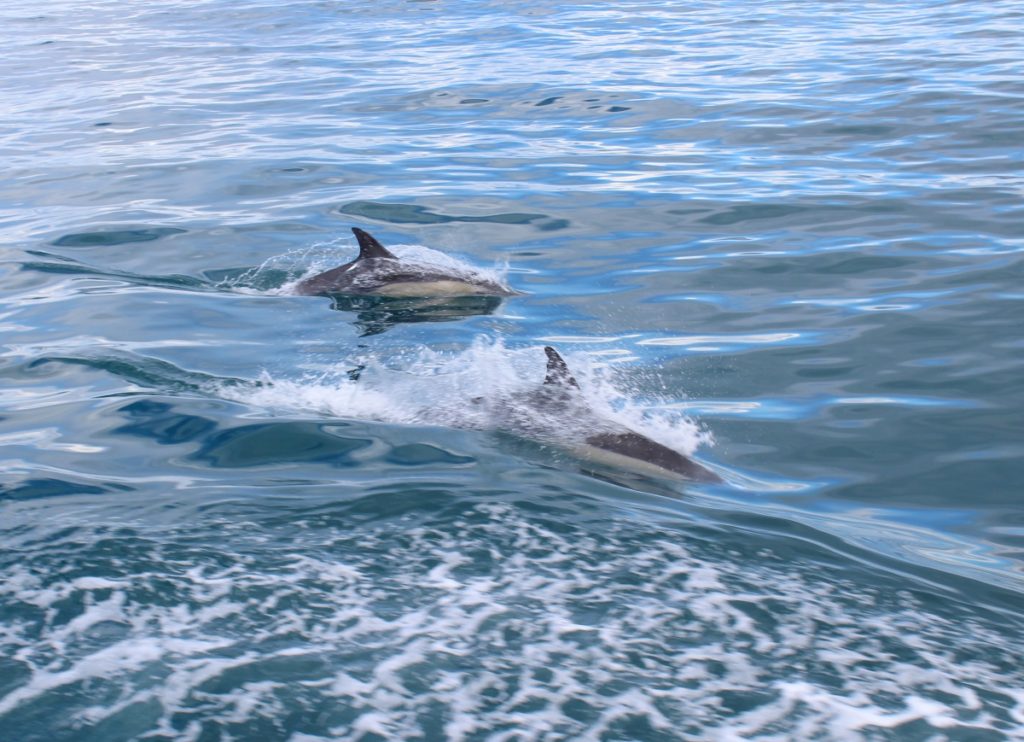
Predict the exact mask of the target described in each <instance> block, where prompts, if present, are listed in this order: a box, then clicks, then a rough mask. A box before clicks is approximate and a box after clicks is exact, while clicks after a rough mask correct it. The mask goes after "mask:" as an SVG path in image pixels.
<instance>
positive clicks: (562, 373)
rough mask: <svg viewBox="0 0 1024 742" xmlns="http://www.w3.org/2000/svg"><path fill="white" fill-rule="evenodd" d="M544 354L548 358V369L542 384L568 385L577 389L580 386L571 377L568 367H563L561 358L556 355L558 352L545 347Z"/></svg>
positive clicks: (563, 362)
mask: <svg viewBox="0 0 1024 742" xmlns="http://www.w3.org/2000/svg"><path fill="white" fill-rule="evenodd" d="M544 353H545V354H546V355H547V357H548V369H547V375H546V376H545V377H544V383H545V384H556V385H568V386H572V387H576V388H577V389H579V388H580V385H579V384H578V383H577V382H576V379H574V378H573V377H572V374H571V373H569V367H568V366H566V365H565V360H564V359H563V358H562V356H560V355H558V351H557V350H555V349H554V348H552V347H551V346H550V345H547V346H545V347H544Z"/></svg>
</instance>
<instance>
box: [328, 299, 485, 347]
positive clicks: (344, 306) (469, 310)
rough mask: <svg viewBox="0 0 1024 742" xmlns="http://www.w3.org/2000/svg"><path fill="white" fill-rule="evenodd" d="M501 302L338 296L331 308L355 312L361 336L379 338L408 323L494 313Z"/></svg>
mask: <svg viewBox="0 0 1024 742" xmlns="http://www.w3.org/2000/svg"><path fill="white" fill-rule="evenodd" d="M501 302H502V299H501V297H498V296H452V297H415V298H395V297H385V296H334V297H332V298H331V309H335V310H337V311H339V312H352V313H354V314H355V315H356V321H355V325H356V327H358V328H359V335H360V336H362V337H366V336H369V335H379V334H380V333H382V332H386V331H387V330H389V329H390V328H392V327H394V326H395V325H397V324H401V323H404V322H451V321H453V320H458V319H464V318H466V317H473V316H482V315H487V314H493V313H494V311H495V310H497V308H498V307H499V306H501Z"/></svg>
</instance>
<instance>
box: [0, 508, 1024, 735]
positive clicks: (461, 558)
mask: <svg viewBox="0 0 1024 742" xmlns="http://www.w3.org/2000/svg"><path fill="white" fill-rule="evenodd" d="M338 507H339V508H340V509H339V512H338V515H339V517H338V518H337V519H335V520H333V521H326V522H325V521H324V520H322V519H320V516H319V515H318V514H316V513H314V514H313V515H312V516H311V517H309V518H306V517H305V516H303V515H302V514H301V513H299V514H298V515H297V517H296V518H294V519H290V521H289V522H287V523H286V524H285V523H283V522H279V525H277V526H272V525H270V523H269V522H268V523H265V524H262V525H258V526H254V525H253V524H249V523H235V522H232V521H224V522H218V523H216V524H212V525H211V524H209V523H206V524H202V523H200V524H189V526H188V528H187V529H182V530H180V531H173V530H172V531H170V532H168V531H166V530H164V531H161V532H160V534H159V539H160V541H154V543H153V548H152V553H150V554H148V555H146V558H145V559H143V560H141V561H139V562H137V563H138V564H149V565H154V564H159V565H160V567H159V569H158V570H157V571H154V572H145V571H139V572H131V571H130V570H129V571H127V572H125V573H124V575H123V577H121V578H119V579H117V580H110V581H109V582H110V583H113V585H116V587H114V586H110V585H107V586H103V587H100V585H101V584H103V582H104V579H105V578H101V579H94V578H84V579H83V578H73V579H68V580H63V579H61V578H60V576H59V573H60V564H61V563H73V562H74V561H75V560H77V559H79V558H80V556H81V554H82V553H88V550H89V549H90V548H91V547H90V544H91V543H92V542H93V541H94V540H95V539H96V538H97V534H95V533H92V532H90V531H89V530H88V529H83V531H82V532H81V533H80V534H79V535H78V536H77V538H78V539H80V541H79V542H74V541H73V540H68V541H66V542H64V543H61V544H58V545H54V544H47V545H46V546H44V547H39V551H32V550H31V549H27V550H25V551H24V553H23V555H22V560H21V561H22V562H25V561H28V562H31V563H34V564H36V565H37V566H38V565H41V564H43V563H44V561H45V560H46V559H54V558H59V561H58V562H57V563H56V564H55V565H54V566H55V567H56V568H55V569H53V570H49V571H48V572H47V573H46V576H45V579H44V578H43V577H41V576H38V575H30V574H28V573H27V572H26V570H25V568H24V566H23V565H11V566H10V567H8V568H5V569H4V570H3V571H2V572H0V593H2V595H3V596H4V601H5V604H6V605H9V606H10V607H11V608H12V610H13V611H15V613H16V614H21V615H24V616H26V617H28V618H27V619H26V620H24V621H22V622H18V623H12V624H10V625H7V626H5V627H4V631H2V632H0V654H2V655H3V656H6V657H9V658H12V661H15V662H19V663H21V664H22V665H23V666H24V667H26V668H27V669H28V670H29V676H28V678H27V680H25V681H24V682H23V683H21V685H19V686H18V687H16V688H15V689H13V690H11V691H9V692H8V693H7V695H6V696H4V697H2V698H0V728H3V722H4V718H5V717H4V715H5V714H10V713H12V712H15V713H16V712H17V711H18V710H19V709H21V708H23V707H25V706H27V705H28V704H32V703H34V702H37V701H39V699H41V698H42V697H44V696H50V695H52V702H53V703H55V704H56V703H59V704H60V707H61V708H62V709H64V710H65V715H66V717H67V719H71V720H73V723H74V724H77V725H79V727H88V726H90V725H95V724H99V723H101V722H103V721H104V720H105V719H111V718H113V717H114V716H116V715H117V714H119V713H121V712H122V711H124V710H126V709H128V708H129V707H131V706H135V705H139V704H147V705H148V706H149V707H153V708H155V709H156V712H155V713H157V715H158V718H157V719H156V721H155V722H154V725H153V730H152V732H151V733H152V734H154V735H164V736H167V737H173V738H175V739H190V738H191V739H198V738H199V737H200V736H201V734H202V732H203V729H204V728H209V725H217V726H218V727H219V728H220V729H221V731H222V733H223V734H224V735H225V736H232V737H233V738H242V737H247V736H248V737H251V736H252V735H253V734H254V733H255V731H254V730H256V729H259V728H260V727H259V724H260V723H264V722H267V723H270V722H274V723H280V722H281V720H283V719H287V718H288V716H289V715H290V714H292V713H294V712H300V715H301V714H302V713H305V714H306V716H305V718H306V719H307V725H306V727H305V728H304V729H303V732H302V734H298V733H297V732H296V733H295V734H293V736H292V738H293V739H295V740H307V741H308V740H315V739H322V738H332V739H352V740H356V739H359V738H360V737H361V736H362V735H364V734H366V733H368V732H375V733H378V734H381V735H383V736H385V737H387V738H389V739H401V738H410V737H415V736H417V735H418V734H421V733H422V729H423V727H422V723H423V719H424V718H425V717H427V716H431V715H435V720H436V722H437V723H438V724H439V725H443V729H444V735H445V738H447V739H452V740H465V739H470V738H478V737H481V736H483V735H487V736H488V738H493V739H538V740H539V739H545V738H573V739H592V740H597V739H601V738H607V737H609V736H614V737H617V738H622V737H623V736H624V735H625V736H628V734H627V733H625V732H624V731H623V727H622V725H623V724H632V723H642V724H643V725H644V727H645V728H650V729H653V730H655V731H658V732H661V733H663V734H677V735H678V736H680V737H682V738H694V739H736V740H739V739H750V738H764V739H813V738H827V739H851V740H859V739H871V738H876V737H878V735H879V734H886V733H894V734H899V733H901V732H904V731H909V730H910V729H913V732H914V734H915V735H917V736H922V737H926V736H928V732H931V733H932V734H933V735H937V736H941V735H947V736H948V737H949V738H957V736H958V735H963V734H965V733H967V732H968V731H969V730H986V731H988V732H989V733H992V734H1000V733H1001V734H1004V735H1005V734H1011V733H1012V731H1013V730H1014V729H1017V730H1018V731H1019V729H1020V728H1021V725H1024V670H1022V669H1021V668H1022V665H1021V663H1020V662H1015V661H1013V656H1014V655H1015V654H1016V655H1017V656H1019V654H1020V645H1019V641H1018V638H1014V637H1013V636H1010V635H1008V634H1006V633H1005V632H1006V627H1005V626H1000V627H989V626H986V625H985V624H984V623H983V622H982V621H981V620H980V619H976V618H975V619H971V620H968V621H963V620H959V619H958V618H957V617H956V616H955V615H953V616H951V615H948V614H944V613H936V612H935V608H934V607H932V606H931V605H929V604H928V603H924V602H920V601H918V600H916V599H915V598H914V597H913V596H911V595H909V594H906V595H892V594H890V593H888V592H887V591H886V590H884V589H876V588H874V587H872V586H871V585H864V584H852V583H845V582H837V581H836V577H835V574H834V573H832V572H828V571H827V569H826V571H824V572H823V568H822V566H821V565H820V564H818V563H817V562H814V561H813V560H811V561H807V562H800V561H799V560H794V559H793V558H792V556H786V557H782V556H776V555H774V554H772V553H771V552H770V551H767V550H764V551H760V552H759V553H758V554H757V555H756V558H754V555H752V554H751V555H747V556H746V557H740V556H739V555H737V556H735V557H733V556H729V555H727V554H725V553H724V550H722V549H718V548H717V547H716V546H715V545H714V543H713V542H706V543H705V542H699V541H694V540H690V539H686V538H685V537H684V536H682V534H680V533H679V532H677V531H674V530H671V529H665V530H663V529H661V528H659V527H657V526H656V525H652V524H646V525H645V524H637V523H634V522H625V523H615V522H612V523H605V524H603V525H602V526H601V527H599V528H598V527H594V528H589V529H588V528H582V527H579V526H576V525H573V524H572V523H571V522H570V521H563V522H558V523H555V522H553V521H549V520H548V519H547V518H546V517H536V516H535V515H530V514H528V513H527V512H526V511H523V510H520V509H518V508H517V507H515V506H513V505H508V504H498V503H479V504H476V505H471V506H467V509H466V510H465V511H464V514H463V517H459V518H457V519H454V520H453V519H449V520H447V521H444V522H443V523H440V524H434V525H412V524H409V523H402V522H392V523H390V524H385V525H382V526H380V527H376V528H369V527H361V528H357V529H353V528H351V527H350V526H349V525H348V520H347V518H346V517H345V515H344V513H345V510H344V507H345V506H343V505H339V506H338ZM277 528H280V529H281V530H280V532H275V530H274V529H277ZM197 529H199V531H200V532H198V533H197ZM154 533H155V532H154ZM214 534H216V536H217V537H218V538H219V539H220V540H221V541H222V542H223V543H225V544H230V545H231V548H230V549H224V550H222V549H217V550H208V549H199V548H193V547H190V546H188V545H193V544H196V543H197V541H196V539H197V538H202V539H204V541H208V540H209V539H210V538H213V536H214ZM282 544H288V547H287V549H288V550H285V551H282V549H281V545H282ZM182 549H186V550H187V551H186V552H185V553H183V554H182ZM169 552H178V553H179V554H180V556H178V557H174V558H171V559H168V558H167V557H166V554H167V553H169ZM482 555H488V556H486V557H483V556H482ZM224 581H228V582H230V585H231V590H230V591H229V592H225V591H222V590H221V589H220V585H222V584H223V583H224ZM156 584H160V585H163V586H164V588H163V590H167V591H169V592H170V594H171V595H173V596H176V597H175V599H174V600H171V601H161V600H153V586H154V585H156ZM44 590H47V591H51V592H53V593H56V594H60V595H63V596H65V598H66V602H65V607H64V610H63V611H62V612H61V613H59V614H58V613H57V612H54V611H51V610H49V609H47V608H42V607H40V606H39V605H38V601H37V598H38V596H39V594H40V592H42V591H44ZM97 590H102V591H109V594H107V593H105V592H104V593H98V592H97ZM94 595H95V596H104V597H102V599H97V600H95V601H93V602H91V603H90V601H91V600H92V597H91V596H94ZM75 605H78V606H81V607H80V608H78V609H77V612H76V609H73V606H75ZM940 609H941V610H943V611H945V610H946V608H945V607H941V608H940ZM105 620H114V621H117V623H118V625H119V626H120V627H121V628H122V629H123V633H121V634H119V635H117V636H107V637H106V638H104V635H93V636H91V637H89V638H88V640H87V638H86V634H88V633H89V629H90V627H95V626H98V625H100V623H102V622H103V621H105ZM73 637H79V638H78V639H76V641H71V640H70V639H71V638H73ZM87 641H88V642H89V643H87ZM268 672H273V673H275V675H274V676H271V677H267V673H268ZM85 682H88V683H89V685H88V686H87V690H83V686H82V685H81V684H82V683H85ZM730 696H734V697H739V698H740V699H742V707H741V708H739V709H738V710H733V709H732V708H730V707H729V705H728V704H727V703H726V701H725V699H727V698H728V697H730ZM99 698H108V699H112V700H109V701H107V702H97V701H96V699H99ZM573 704H575V705H576V706H577V710H576V711H573V710H572V706H573ZM319 710H334V711H337V712H342V711H343V712H344V713H345V716H346V718H347V720H346V721H345V722H343V723H342V722H341V721H339V720H338V718H337V717H332V716H330V714H328V715H327V717H325V718H324V719H323V720H322V721H314V720H315V719H317V718H319V717H318V714H319V713H320V711H319ZM307 712H308V713H307ZM55 723H62V722H61V721H59V720H58V721H56V722H55ZM439 728H440V727H439ZM512 730H514V733H513V731H512ZM640 733H642V732H640Z"/></svg>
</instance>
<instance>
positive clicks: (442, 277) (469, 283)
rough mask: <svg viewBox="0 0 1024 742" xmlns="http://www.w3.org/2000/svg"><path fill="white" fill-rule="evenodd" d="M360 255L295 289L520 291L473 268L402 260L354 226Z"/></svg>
mask: <svg viewBox="0 0 1024 742" xmlns="http://www.w3.org/2000/svg"><path fill="white" fill-rule="evenodd" d="M352 232H353V233H355V236H356V240H358V241H359V255H358V257H356V259H355V260H353V261H352V262H350V263H345V264H344V265H340V266H338V267H337V268H332V269H331V270H328V271H324V272H323V273H318V274H317V275H315V276H311V277H310V278H307V279H304V280H302V281H300V282H299V283H298V285H297V286H296V287H295V292H296V293H298V294H304V295H307V296H335V295H339V294H341V295H359V296H387V297H404V298H413V297H455V296H499V297H500V296H513V295H515V294H517V293H518V292H516V291H513V290H512V289H510V288H508V287H507V286H502V285H501V284H500V283H498V282H497V281H495V280H493V279H489V278H486V277H484V276H480V275H477V274H474V273H473V272H472V271H471V270H466V271H453V270H451V269H446V268H442V267H439V266H430V265H425V264H421V263H412V262H408V261H403V260H402V259H401V258H399V257H397V256H395V255H393V254H392V253H391V252H390V251H388V249H387V248H385V247H384V246H383V245H382V244H380V243H379V242H378V241H377V240H376V239H375V238H374V237H373V236H372V235H371V234H369V233H368V232H365V231H363V230H362V229H359V227H353V228H352Z"/></svg>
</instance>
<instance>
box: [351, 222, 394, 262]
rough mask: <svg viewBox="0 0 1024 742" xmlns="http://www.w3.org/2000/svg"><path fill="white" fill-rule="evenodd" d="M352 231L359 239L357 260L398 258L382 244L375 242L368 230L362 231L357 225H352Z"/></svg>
mask: <svg viewBox="0 0 1024 742" xmlns="http://www.w3.org/2000/svg"><path fill="white" fill-rule="evenodd" d="M352 233H353V234H355V236H356V239H357V240H359V258H358V259H359V260H365V259H366V258H391V259H392V260H398V258H396V257H395V256H394V255H392V254H391V253H390V252H388V250H387V248H386V247H384V245H382V244H380V243H379V242H377V240H376V238H375V237H374V236H373V235H372V234H370V233H369V232H364V231H363V230H361V229H360V228H359V227H352Z"/></svg>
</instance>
